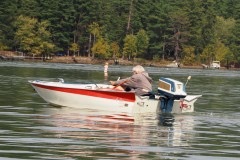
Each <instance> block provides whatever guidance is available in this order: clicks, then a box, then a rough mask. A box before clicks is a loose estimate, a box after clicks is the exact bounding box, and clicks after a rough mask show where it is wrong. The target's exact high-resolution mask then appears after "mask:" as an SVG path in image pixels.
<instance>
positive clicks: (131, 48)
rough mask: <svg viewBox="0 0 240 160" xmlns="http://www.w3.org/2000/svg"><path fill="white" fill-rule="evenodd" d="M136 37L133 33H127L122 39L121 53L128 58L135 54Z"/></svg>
mask: <svg viewBox="0 0 240 160" xmlns="http://www.w3.org/2000/svg"><path fill="white" fill-rule="evenodd" d="M136 43H137V38H136V36H135V35H132V34H130V35H127V36H126V37H125V39H124V48H123V55H124V56H127V57H128V59H132V58H133V57H136V56H137V45H136Z"/></svg>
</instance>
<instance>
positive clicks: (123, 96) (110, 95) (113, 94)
mask: <svg viewBox="0 0 240 160" xmlns="http://www.w3.org/2000/svg"><path fill="white" fill-rule="evenodd" d="M32 85H34V86H36V87H39V88H44V89H48V90H53V91H59V92H66V93H72V94H79V95H85V96H92V97H99V98H107V99H117V100H123V101H128V102H135V94H134V93H132V92H119V91H114V90H112V89H109V90H107V91H106V90H88V89H77V88H62V87H55V86H46V85H42V84H35V83H32Z"/></svg>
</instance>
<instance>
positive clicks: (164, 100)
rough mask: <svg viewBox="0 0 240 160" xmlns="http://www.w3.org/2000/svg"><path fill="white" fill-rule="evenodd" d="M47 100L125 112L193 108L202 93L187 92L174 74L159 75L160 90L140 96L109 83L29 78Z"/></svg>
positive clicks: (179, 110) (75, 106) (180, 111)
mask: <svg viewBox="0 0 240 160" xmlns="http://www.w3.org/2000/svg"><path fill="white" fill-rule="evenodd" d="M29 83H30V84H31V85H32V87H33V88H34V89H35V90H36V92H37V93H38V94H39V96H40V97H42V98H43V99H44V100H45V101H46V102H48V103H50V104H52V105H56V106H64V107H74V108H87V109H98V110H106V111H116V112H125V113H147V112H159V111H160V112H169V113H184V112H193V111H194V103H195V101H196V100H197V99H198V98H199V97H201V96H202V95H187V93H186V92H185V85H184V84H183V83H182V82H179V81H176V80H174V79H171V78H160V79H159V84H158V93H157V94H148V95H144V96H138V95H136V94H135V92H133V91H129V92H127V91H123V90H119V89H118V88H115V87H114V86H112V85H106V84H73V83H65V82H64V80H62V79H61V80H59V81H58V82H50V81H41V80H33V81H29Z"/></svg>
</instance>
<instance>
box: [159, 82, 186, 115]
mask: <svg viewBox="0 0 240 160" xmlns="http://www.w3.org/2000/svg"><path fill="white" fill-rule="evenodd" d="M158 93H159V94H160V97H161V108H160V109H161V111H162V112H163V113H164V112H167V113H169V112H171V111H172V108H173V104H174V100H180V98H185V97H186V96H187V93H186V90H185V85H184V84H183V83H182V82H179V81H176V80H174V79H171V78H163V77H161V78H160V79H159V83H158Z"/></svg>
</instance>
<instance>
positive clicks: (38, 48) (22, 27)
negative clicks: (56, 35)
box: [15, 16, 54, 55]
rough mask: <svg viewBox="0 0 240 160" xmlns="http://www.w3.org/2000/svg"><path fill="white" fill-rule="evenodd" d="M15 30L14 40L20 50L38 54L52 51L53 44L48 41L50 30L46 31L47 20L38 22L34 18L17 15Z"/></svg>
mask: <svg viewBox="0 0 240 160" xmlns="http://www.w3.org/2000/svg"><path fill="white" fill-rule="evenodd" d="M16 26H17V31H16V34H15V40H16V41H17V42H18V43H19V46H20V50H22V51H25V52H28V53H31V54H33V55H39V54H42V53H48V52H49V51H52V50H53V48H54V45H53V44H52V43H51V41H50V36H51V34H50V32H49V31H47V29H46V28H47V26H48V22H47V21H42V22H38V21H37V19H35V18H29V17H25V16H19V17H18V18H17V21H16Z"/></svg>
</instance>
